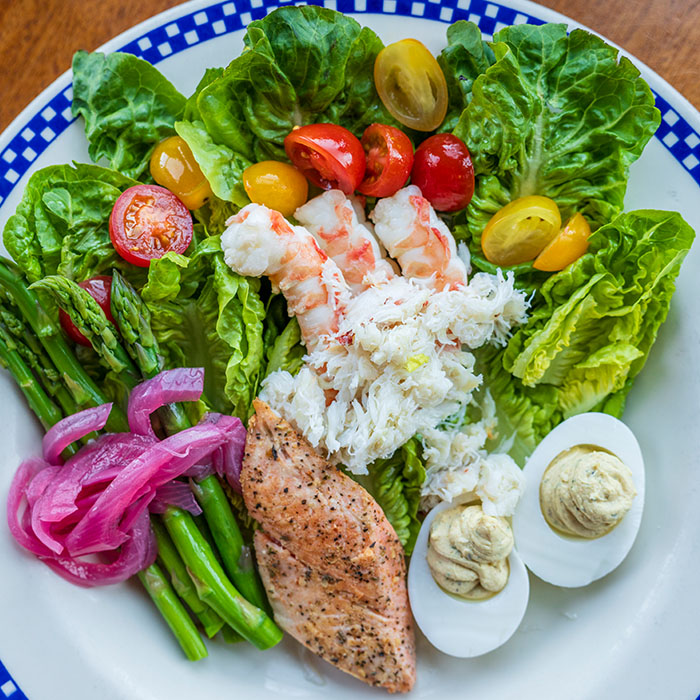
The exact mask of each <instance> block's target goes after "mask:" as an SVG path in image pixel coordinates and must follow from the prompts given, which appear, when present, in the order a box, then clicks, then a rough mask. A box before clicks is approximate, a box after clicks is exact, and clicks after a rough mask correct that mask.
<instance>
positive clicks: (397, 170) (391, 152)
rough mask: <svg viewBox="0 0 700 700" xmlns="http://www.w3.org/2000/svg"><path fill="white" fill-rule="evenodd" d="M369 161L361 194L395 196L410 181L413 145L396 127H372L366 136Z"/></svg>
mask: <svg viewBox="0 0 700 700" xmlns="http://www.w3.org/2000/svg"><path fill="white" fill-rule="evenodd" d="M362 146H363V148H364V149H365V156H366V158H367V170H366V172H365V179H364V180H363V181H362V182H361V183H360V186H359V187H358V188H357V191H358V192H360V193H361V194H366V195H367V196H369V197H391V195H393V194H396V192H398V191H399V190H400V189H401V188H402V187H403V186H404V185H405V184H406V180H408V176H409V175H410V174H411V167H412V166H413V144H412V143H411V139H409V138H408V136H406V134H404V133H403V131H401V129H397V128H396V127H395V126H387V125H386V124H370V126H368V127H367V128H366V129H365V133H364V134H362Z"/></svg>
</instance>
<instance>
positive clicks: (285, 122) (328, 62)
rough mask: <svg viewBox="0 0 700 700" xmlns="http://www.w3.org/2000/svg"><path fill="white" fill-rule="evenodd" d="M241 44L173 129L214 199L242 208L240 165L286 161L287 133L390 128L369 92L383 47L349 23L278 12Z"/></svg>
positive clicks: (337, 17) (297, 11)
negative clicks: (329, 125) (310, 128)
mask: <svg viewBox="0 0 700 700" xmlns="http://www.w3.org/2000/svg"><path fill="white" fill-rule="evenodd" d="M244 43H245V49H244V51H243V53H242V54H241V55H240V56H239V57H238V58H236V59H234V60H233V61H232V62H231V63H230V64H229V66H228V67H227V68H226V70H225V71H224V72H223V74H222V75H221V76H220V77H218V78H215V79H214V80H211V82H209V83H208V84H207V85H206V86H205V87H202V89H201V90H200V91H199V92H198V94H197V97H196V100H195V103H194V104H190V105H188V109H187V119H186V120H183V121H180V122H179V123H178V125H177V131H178V133H179V134H180V135H181V136H182V137H183V138H184V139H185V140H186V141H187V143H188V145H189V146H190V148H191V149H192V152H193V153H194V156H195V158H196V159H197V162H198V163H199V165H200V167H201V168H202V171H203V172H204V174H205V175H206V177H207V179H208V180H209V181H210V182H211V183H212V187H213V189H214V192H215V193H216V195H217V196H218V197H220V198H222V199H227V200H229V201H233V202H236V203H239V202H241V203H243V204H244V203H246V201H247V200H244V199H243V198H244V196H245V195H244V193H243V190H242V187H241V182H240V176H241V173H242V170H243V169H244V167H245V164H246V162H253V161H255V162H257V161H261V160H266V159H274V160H286V155H285V152H284V145H283V142H284V138H285V136H287V134H289V132H290V131H291V130H292V129H293V128H294V127H295V126H300V125H302V124H309V123H313V122H333V123H335V124H340V125H342V126H345V127H347V128H348V129H350V130H351V131H353V132H354V133H356V134H357V135H358V136H359V135H361V133H362V131H363V130H364V129H365V127H367V126H368V125H369V124H371V123H373V122H382V123H389V124H393V123H395V122H394V120H393V119H392V118H391V116H390V115H389V114H388V112H387V111H386V110H385V108H384V106H383V104H382V102H381V100H380V99H379V96H378V95H377V92H376V90H375V88H374V77H373V66H374V59H375V58H376V56H377V54H378V53H379V51H381V49H382V48H383V46H384V45H383V44H382V42H381V40H380V39H379V37H378V36H377V35H376V34H375V33H374V32H373V31H372V30H371V29H368V28H366V27H365V28H362V27H361V26H360V25H359V24H358V23H357V22H356V21H355V20H354V19H352V18H350V17H346V16H345V15H343V14H341V13H339V12H335V11H333V10H329V9H325V8H322V7H316V6H304V7H283V8H280V9H278V10H275V11H274V12H272V13H270V14H269V15H268V16H267V17H265V18H264V19H261V20H256V21H254V22H252V23H251V24H250V25H249V26H248V30H247V32H246V35H245V38H244ZM227 164H228V165H227Z"/></svg>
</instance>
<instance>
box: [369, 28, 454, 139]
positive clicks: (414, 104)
mask: <svg viewBox="0 0 700 700" xmlns="http://www.w3.org/2000/svg"><path fill="white" fill-rule="evenodd" d="M374 85H375V87H376V88H377V92H378V93H379V97H380V98H381V100H382V102H383V103H384V106H385V107H386V108H387V109H388V110H389V112H390V113H391V114H392V116H393V117H394V118H396V119H398V121H400V122H401V123H402V124H404V125H405V126H410V127H411V128H412V129H416V130H418V131H433V130H435V129H437V128H438V127H439V126H440V124H442V120H443V119H444V118H445V114H446V113H447V82H446V81H445V75H444V73H443V72H442V68H440V65H439V64H438V62H437V61H436V60H435V57H434V56H433V54H431V53H430V51H428V49H426V48H425V46H423V44H421V43H420V41H418V40H416V39H403V40H402V41H397V42H396V43H395V44H389V46H387V47H386V48H384V49H382V50H381V51H380V52H379V54H378V55H377V58H376V60H375V62H374Z"/></svg>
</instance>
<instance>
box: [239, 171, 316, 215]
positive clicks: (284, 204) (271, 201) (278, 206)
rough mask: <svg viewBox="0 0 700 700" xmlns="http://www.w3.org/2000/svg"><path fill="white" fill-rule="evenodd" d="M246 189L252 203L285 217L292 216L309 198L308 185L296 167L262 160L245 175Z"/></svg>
mask: <svg viewBox="0 0 700 700" xmlns="http://www.w3.org/2000/svg"><path fill="white" fill-rule="evenodd" d="M243 186H244V187H245V191H246V192H247V194H248V196H249V197H250V201H251V202H255V203H256V204H264V205H265V206H266V207H269V208H270V209H275V210H277V211H278V212H279V213H280V214H282V216H291V215H292V214H293V213H294V212H295V211H296V210H297V209H298V208H299V207H300V206H301V205H302V204H304V202H306V198H307V196H308V194H309V183H308V182H307V181H306V178H305V177H304V176H303V175H302V174H301V173H300V172H299V171H298V170H297V169H296V168H295V167H294V166H293V165H288V164H287V163H278V162H277V161H276V160H263V161H262V162H260V163H256V164H255V165H251V166H250V167H248V168H246V169H245V170H244V171H243Z"/></svg>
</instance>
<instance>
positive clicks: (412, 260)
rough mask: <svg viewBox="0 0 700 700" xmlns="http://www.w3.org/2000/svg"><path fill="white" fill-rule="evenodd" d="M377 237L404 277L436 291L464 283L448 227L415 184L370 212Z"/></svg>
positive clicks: (464, 271) (463, 273)
mask: <svg viewBox="0 0 700 700" xmlns="http://www.w3.org/2000/svg"><path fill="white" fill-rule="evenodd" d="M370 218H371V219H372V220H373V221H374V231H375V233H376V235H377V237H378V238H379V240H380V241H381V242H382V243H383V244H384V246H385V247H386V249H387V250H388V251H389V255H391V256H392V257H393V258H396V259H397V260H398V262H399V265H400V266H401V271H402V273H403V275H404V277H410V278H412V279H414V280H415V281H416V282H418V283H419V284H421V285H423V286H425V287H428V288H431V289H435V290H436V291H438V292H440V291H442V290H444V289H458V288H459V287H462V286H464V285H465V284H466V283H467V269H466V267H465V265H464V262H462V260H461V259H460V258H459V257H458V256H457V247H456V245H455V240H454V238H453V236H452V234H451V233H450V230H449V229H448V228H447V226H445V224H444V223H443V222H442V221H441V220H440V219H439V218H438V216H437V214H436V213H435V210H434V209H433V208H432V206H431V205H430V202H429V201H428V200H427V199H426V198H425V197H423V195H422V194H421V191H420V189H419V188H418V187H416V186H415V185H410V186H409V187H404V188H403V189H401V190H399V191H398V192H397V193H396V194H395V195H393V196H392V197H387V198H385V199H381V200H380V201H379V202H377V206H376V207H375V208H374V211H373V212H372V213H371V214H370Z"/></svg>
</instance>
